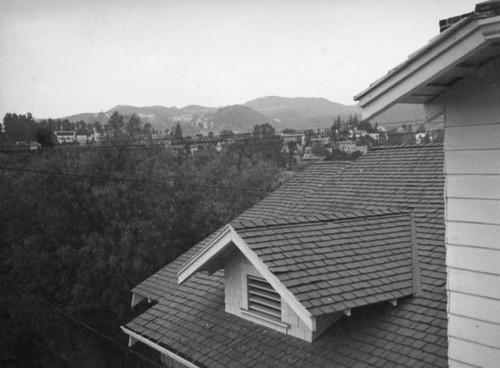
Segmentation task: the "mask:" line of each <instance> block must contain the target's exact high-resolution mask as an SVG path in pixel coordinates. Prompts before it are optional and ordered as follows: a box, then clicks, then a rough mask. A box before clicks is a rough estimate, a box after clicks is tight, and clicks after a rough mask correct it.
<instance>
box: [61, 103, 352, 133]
mask: <svg viewBox="0 0 500 368" xmlns="http://www.w3.org/2000/svg"><path fill="white" fill-rule="evenodd" d="M114 111H118V112H119V113H120V114H122V115H131V114H137V115H138V116H139V117H140V118H141V119H142V120H143V121H144V122H148V123H150V124H151V125H152V126H153V127H154V128H155V129H156V130H160V131H163V130H165V129H170V128H172V126H173V124H174V123H175V122H180V123H181V126H182V128H183V132H184V133H185V134H197V133H202V132H203V133H207V132H208V131H213V132H214V133H217V132H220V131H222V130H232V131H234V132H251V131H252V129H253V127H254V126H255V125H256V124H262V123H270V124H271V125H272V126H273V127H274V128H275V129H276V130H277V131H280V130H283V129H284V128H294V129H309V128H312V129H315V128H327V127H330V126H331V125H332V124H333V119H334V118H335V117H336V116H337V115H340V116H341V117H342V118H343V119H346V118H348V117H349V115H356V114H358V115H359V114H360V109H359V108H358V107H357V106H354V105H352V106H348V105H342V104H340V103H336V102H331V101H329V100H327V99H325V98H305V97H296V98H286V97H277V96H270V97H262V98H258V99H255V100H252V101H248V102H247V103H245V104H244V105H232V106H226V107H222V108H215V107H206V106H200V105H188V106H185V107H183V108H177V107H165V106H145V107H137V106H130V105H117V106H115V107H113V108H112V109H109V110H107V111H105V112H100V113H85V114H76V115H72V116H68V117H66V118H65V119H68V120H70V121H71V122H77V121H80V120H83V121H85V122H87V123H93V122H94V121H99V122H100V123H101V124H102V123H105V122H106V121H107V119H108V118H109V116H111V114H112V113H113V112H114ZM63 119H64V118H63Z"/></svg>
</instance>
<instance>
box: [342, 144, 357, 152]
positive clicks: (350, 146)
mask: <svg viewBox="0 0 500 368" xmlns="http://www.w3.org/2000/svg"><path fill="white" fill-rule="evenodd" d="M338 147H339V150H341V151H342V152H345V153H352V152H354V151H356V142H353V141H341V142H339V143H338Z"/></svg>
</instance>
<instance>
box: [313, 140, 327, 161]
mask: <svg viewBox="0 0 500 368" xmlns="http://www.w3.org/2000/svg"><path fill="white" fill-rule="evenodd" d="M311 153H312V154H313V155H314V156H317V157H327V156H328V155H329V154H330V152H328V150H327V149H326V147H325V145H324V144H323V143H321V142H316V143H314V144H313V146H312V147H311Z"/></svg>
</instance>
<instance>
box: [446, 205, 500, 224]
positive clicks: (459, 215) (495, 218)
mask: <svg viewBox="0 0 500 368" xmlns="http://www.w3.org/2000/svg"><path fill="white" fill-rule="evenodd" d="M446 213H447V220H448V221H461V222H477V223H484V224H498V225H500V201H499V200H484V199H469V198H448V199H447V211H446Z"/></svg>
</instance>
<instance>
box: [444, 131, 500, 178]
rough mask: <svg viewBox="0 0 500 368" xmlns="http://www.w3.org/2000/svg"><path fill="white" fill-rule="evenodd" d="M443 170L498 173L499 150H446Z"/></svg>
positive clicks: (464, 172) (453, 172)
mask: <svg viewBox="0 0 500 368" xmlns="http://www.w3.org/2000/svg"><path fill="white" fill-rule="evenodd" d="M469 129H472V128H469ZM446 134H447V132H446V133H445V135H446ZM446 139H447V138H446ZM499 144H500V142H499ZM445 172H446V174H447V175H449V174H465V175H471V174H472V175H474V174H476V175H477V174H486V175H491V174H496V175H498V174H500V150H493V149H491V150H478V151H446V153H445Z"/></svg>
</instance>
